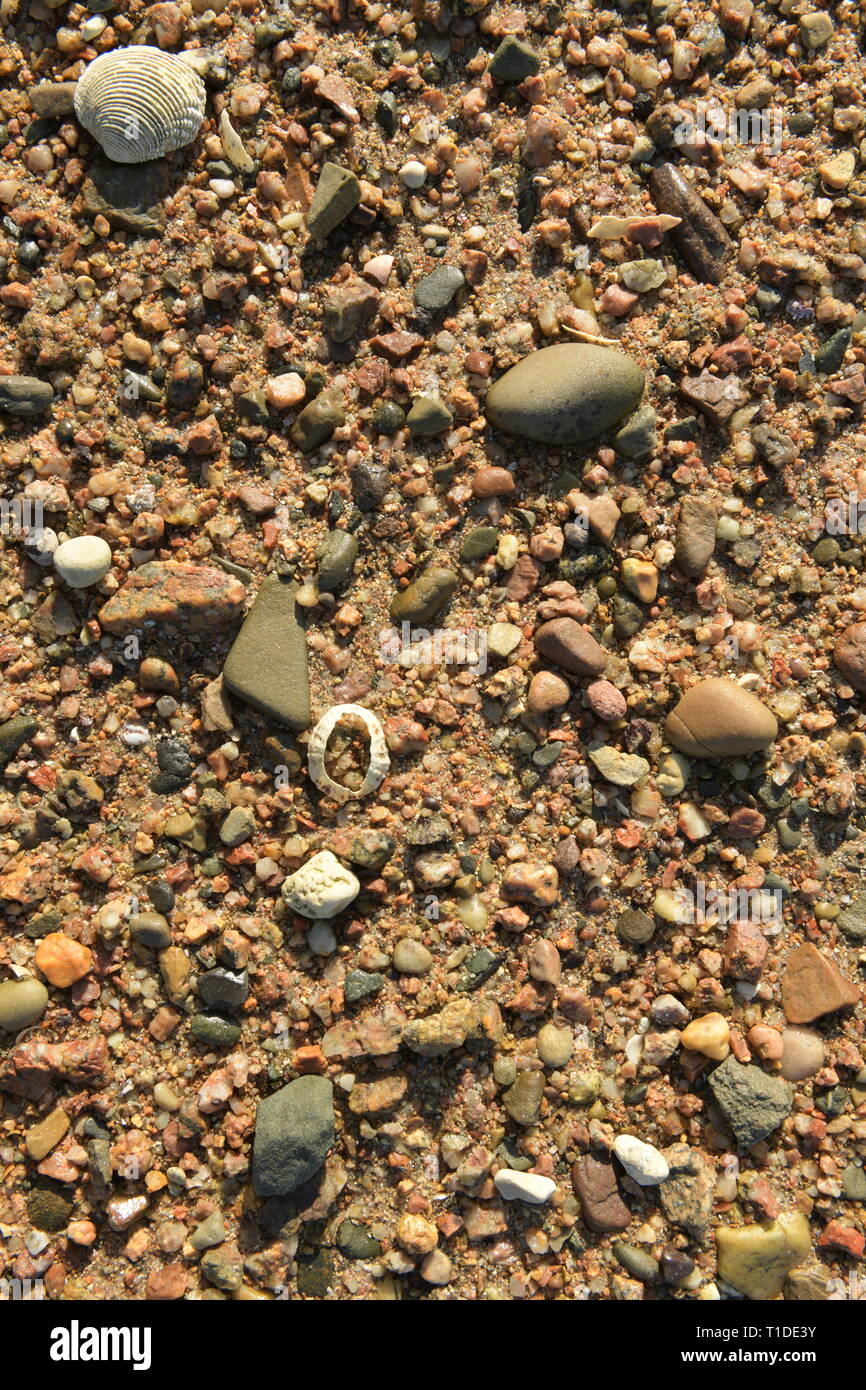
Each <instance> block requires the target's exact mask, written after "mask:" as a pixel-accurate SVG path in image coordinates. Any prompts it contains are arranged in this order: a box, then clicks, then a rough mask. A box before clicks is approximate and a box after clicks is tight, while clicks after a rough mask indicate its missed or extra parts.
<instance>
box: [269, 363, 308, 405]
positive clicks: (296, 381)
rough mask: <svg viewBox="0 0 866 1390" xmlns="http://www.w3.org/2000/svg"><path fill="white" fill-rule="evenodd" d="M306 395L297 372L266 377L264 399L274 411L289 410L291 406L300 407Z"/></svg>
mask: <svg viewBox="0 0 866 1390" xmlns="http://www.w3.org/2000/svg"><path fill="white" fill-rule="evenodd" d="M306 394H307V388H306V386H305V385H304V378H303V377H302V376H299V375H298V373H297V372H284V373H283V374H282V376H272V377H268V380H267V382H266V383H265V397H266V399H267V401H268V404H269V405H272V406H273V407H274V409H275V410H290V409H291V408H292V406H295V405H300V403H301V401H302V400H303V399H304V397H305V395H306Z"/></svg>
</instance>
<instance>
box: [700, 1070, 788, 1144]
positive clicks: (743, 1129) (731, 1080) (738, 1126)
mask: <svg viewBox="0 0 866 1390" xmlns="http://www.w3.org/2000/svg"><path fill="white" fill-rule="evenodd" d="M710 1090H711V1091H712V1093H713V1096H714V1097H715V1101H716V1104H717V1105H718V1106H719V1109H720V1110H721V1111H722V1114H723V1115H724V1117H725V1119H726V1120H727V1122H728V1124H729V1125H730V1127H731V1129H732V1130H733V1133H734V1137H735V1138H736V1140H737V1143H738V1144H741V1145H742V1147H743V1148H744V1149H750V1148H751V1147H752V1145H753V1144H757V1143H759V1142H760V1141H761V1140H762V1139H766V1137H767V1135H768V1134H772V1132H773V1130H774V1129H778V1127H779V1125H780V1124H781V1123H782V1121H783V1120H784V1119H785V1117H786V1116H787V1115H789V1114H790V1113H791V1106H792V1104H793V1101H794V1090H793V1087H791V1086H789V1085H788V1083H787V1081H782V1080H781V1079H780V1078H779V1077H777V1076H768V1075H767V1073H766V1072H764V1071H762V1070H761V1068H760V1067H755V1066H746V1065H744V1064H743V1063H742V1062H738V1061H737V1060H736V1059H735V1058H734V1057H728V1058H727V1059H726V1060H725V1061H724V1062H722V1064H721V1066H719V1067H716V1069H715V1071H714V1072H713V1074H712V1076H711V1077H710Z"/></svg>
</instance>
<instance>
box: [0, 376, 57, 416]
mask: <svg viewBox="0 0 866 1390" xmlns="http://www.w3.org/2000/svg"><path fill="white" fill-rule="evenodd" d="M53 400H54V388H53V387H52V385H51V383H50V381H40V380H39V378H38V377H36V376H0V411H3V412H5V414H6V415H17V416H19V417H20V419H22V420H33V419H35V418H36V416H38V415H44V414H45V412H46V410H47V409H48V407H49V406H50V405H51V402H52V401H53Z"/></svg>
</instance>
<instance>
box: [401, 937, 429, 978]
mask: <svg viewBox="0 0 866 1390" xmlns="http://www.w3.org/2000/svg"><path fill="white" fill-rule="evenodd" d="M393 960H394V969H395V970H398V971H399V972H400V974H401V975H426V974H427V971H428V970H429V969H430V967H431V966H432V964H433V956H432V955H431V953H430V952H429V951H428V950H427V947H426V946H423V945H422V944H421V942H420V941H413V939H412V937H411V936H404V937H403V939H402V941H398V942H397V945H396V946H395V947H394V957H393Z"/></svg>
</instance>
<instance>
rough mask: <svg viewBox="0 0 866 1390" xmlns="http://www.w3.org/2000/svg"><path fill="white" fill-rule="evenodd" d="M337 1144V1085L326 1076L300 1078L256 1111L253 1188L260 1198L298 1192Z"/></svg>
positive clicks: (263, 1103)
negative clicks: (335, 1107) (335, 1125)
mask: <svg viewBox="0 0 866 1390" xmlns="http://www.w3.org/2000/svg"><path fill="white" fill-rule="evenodd" d="M333 1142H334V1088H333V1086H332V1085H331V1083H330V1081H328V1080H327V1079H326V1078H325V1077H324V1076H299V1077H298V1079H297V1080H296V1081H290V1082H289V1084H288V1085H287V1086H283V1087H282V1089H281V1090H279V1091H275V1092H274V1094H273V1095H272V1096H268V1097H267V1099H266V1100H263V1101H260V1102H259V1106H258V1109H257V1111H256V1132H255V1138H254V1139H253V1186H254V1187H255V1190H256V1192H257V1193H258V1194H259V1196H260V1197H282V1196H285V1195H286V1194H287V1193H290V1192H294V1191H295V1189H296V1188H298V1187H300V1186H301V1184H302V1183H305V1182H307V1180H308V1179H309V1178H311V1177H313V1175H314V1174H315V1173H317V1172H318V1171H319V1169H320V1168H321V1166H322V1164H323V1163H324V1161H325V1158H326V1157H327V1154H328V1150H329V1149H330V1147H331V1145H332V1144H333Z"/></svg>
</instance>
